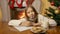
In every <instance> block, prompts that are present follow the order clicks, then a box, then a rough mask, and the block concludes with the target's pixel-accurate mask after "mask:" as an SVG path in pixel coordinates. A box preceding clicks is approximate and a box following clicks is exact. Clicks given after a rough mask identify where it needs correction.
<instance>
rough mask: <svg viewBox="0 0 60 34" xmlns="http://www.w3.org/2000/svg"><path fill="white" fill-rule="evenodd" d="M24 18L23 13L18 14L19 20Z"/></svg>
mask: <svg viewBox="0 0 60 34" xmlns="http://www.w3.org/2000/svg"><path fill="white" fill-rule="evenodd" d="M24 17H25V11H22V12H19V14H18V18H19V19H21V18H24Z"/></svg>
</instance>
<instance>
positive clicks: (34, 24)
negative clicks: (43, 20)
mask: <svg viewBox="0 0 60 34" xmlns="http://www.w3.org/2000/svg"><path fill="white" fill-rule="evenodd" d="M33 26H41V24H39V23H33Z"/></svg>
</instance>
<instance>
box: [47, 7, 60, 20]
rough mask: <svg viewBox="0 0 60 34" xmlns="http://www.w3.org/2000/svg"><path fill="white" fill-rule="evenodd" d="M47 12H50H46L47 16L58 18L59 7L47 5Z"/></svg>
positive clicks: (59, 18) (59, 15)
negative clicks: (54, 7)
mask: <svg viewBox="0 0 60 34" xmlns="http://www.w3.org/2000/svg"><path fill="white" fill-rule="evenodd" d="M46 10H47V11H48V12H50V13H46V14H47V16H48V17H50V18H52V19H54V20H60V13H59V11H60V10H59V9H53V8H51V7H49V9H46Z"/></svg>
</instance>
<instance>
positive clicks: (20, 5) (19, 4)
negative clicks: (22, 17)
mask: <svg viewBox="0 0 60 34" xmlns="http://www.w3.org/2000/svg"><path fill="white" fill-rule="evenodd" d="M22 3H23V0H21V3H18V2H17V1H16V4H17V5H18V7H19V8H21V7H22Z"/></svg>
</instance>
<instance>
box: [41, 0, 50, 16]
mask: <svg viewBox="0 0 60 34" xmlns="http://www.w3.org/2000/svg"><path fill="white" fill-rule="evenodd" d="M41 2H42V5H41V13H42V14H43V15H44V13H45V12H46V10H45V9H46V8H48V7H49V6H50V3H49V2H48V0H41Z"/></svg>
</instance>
